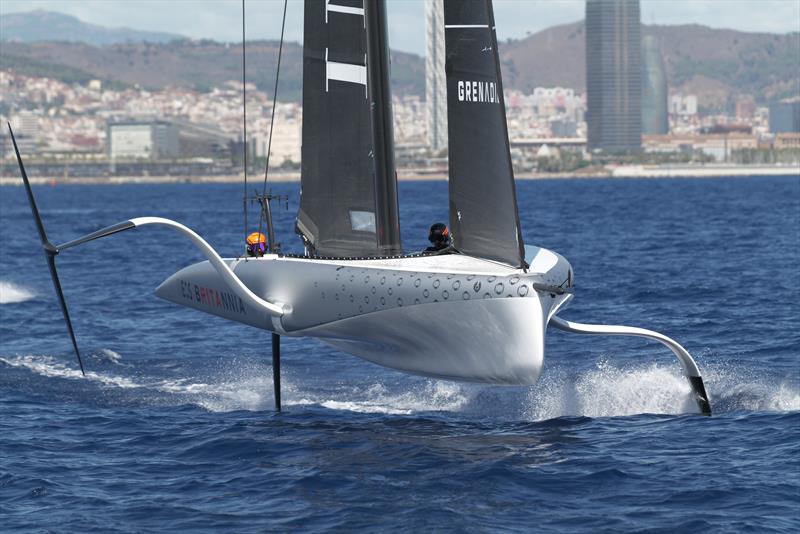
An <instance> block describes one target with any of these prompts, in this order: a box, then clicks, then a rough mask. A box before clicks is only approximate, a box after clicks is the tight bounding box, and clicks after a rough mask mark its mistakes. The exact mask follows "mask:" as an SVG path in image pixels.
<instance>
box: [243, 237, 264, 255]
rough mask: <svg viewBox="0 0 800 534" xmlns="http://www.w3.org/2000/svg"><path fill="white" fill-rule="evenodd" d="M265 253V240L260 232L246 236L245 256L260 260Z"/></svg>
mask: <svg viewBox="0 0 800 534" xmlns="http://www.w3.org/2000/svg"><path fill="white" fill-rule="evenodd" d="M266 252H267V238H266V237H264V234H262V233H261V232H253V233H252V234H250V235H249V236H247V255H248V256H251V257H253V258H260V257H261V256H263V255H264V254H265V253H266Z"/></svg>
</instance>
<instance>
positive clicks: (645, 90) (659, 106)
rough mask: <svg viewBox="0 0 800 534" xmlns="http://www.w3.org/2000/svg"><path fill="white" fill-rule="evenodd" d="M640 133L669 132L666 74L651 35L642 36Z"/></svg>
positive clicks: (655, 42)
mask: <svg viewBox="0 0 800 534" xmlns="http://www.w3.org/2000/svg"><path fill="white" fill-rule="evenodd" d="M642 133H643V134H645V135H665V134H668V133H669V117H668V113H667V75H666V73H665V72H664V59H663V58H662V57H661V48H660V47H659V46H658V41H657V40H656V38H655V37H653V36H652V35H646V36H644V37H642Z"/></svg>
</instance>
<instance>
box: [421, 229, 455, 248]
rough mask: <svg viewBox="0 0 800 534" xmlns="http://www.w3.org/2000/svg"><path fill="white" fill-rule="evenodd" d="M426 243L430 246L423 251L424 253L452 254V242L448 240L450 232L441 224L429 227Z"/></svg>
mask: <svg viewBox="0 0 800 534" xmlns="http://www.w3.org/2000/svg"><path fill="white" fill-rule="evenodd" d="M428 241H430V242H431V246H429V247H428V248H426V249H425V252H433V253H436V254H448V253H450V252H453V247H452V241H451V240H450V230H448V229H447V225H445V224H443V223H436V224H434V225H433V226H431V230H430V232H429V233H428Z"/></svg>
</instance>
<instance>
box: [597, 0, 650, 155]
mask: <svg viewBox="0 0 800 534" xmlns="http://www.w3.org/2000/svg"><path fill="white" fill-rule="evenodd" d="M586 89H587V110H586V122H587V127H588V139H587V142H588V147H589V150H591V151H601V152H632V151H638V150H640V148H641V144H642V86H641V25H640V12H639V0H586Z"/></svg>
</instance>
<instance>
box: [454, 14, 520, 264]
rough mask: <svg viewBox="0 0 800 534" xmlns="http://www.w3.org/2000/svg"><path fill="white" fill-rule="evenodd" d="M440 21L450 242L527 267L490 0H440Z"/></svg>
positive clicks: (463, 249) (473, 253)
mask: <svg viewBox="0 0 800 534" xmlns="http://www.w3.org/2000/svg"><path fill="white" fill-rule="evenodd" d="M444 23H445V47H446V58H445V71H446V75H447V122H448V126H447V130H448V134H449V163H450V184H449V189H450V228H451V230H452V233H453V244H454V246H455V247H456V248H457V249H458V250H459V251H461V252H462V253H464V254H469V255H471V256H477V257H481V258H487V259H491V260H495V261H499V262H502V263H507V264H509V265H512V266H515V267H525V266H526V265H525V251H524V246H523V242H522V234H521V232H520V226H519V214H518V212H517V196H516V189H515V187H514V171H513V169H512V166H511V155H510V152H509V147H508V126H507V124H506V114H505V102H504V99H503V84H502V80H501V76H500V61H499V59H498V52H497V37H496V34H495V31H494V13H493V11H492V3H491V0H444Z"/></svg>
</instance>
